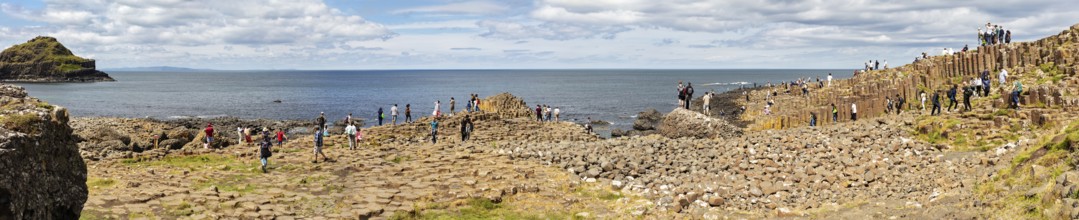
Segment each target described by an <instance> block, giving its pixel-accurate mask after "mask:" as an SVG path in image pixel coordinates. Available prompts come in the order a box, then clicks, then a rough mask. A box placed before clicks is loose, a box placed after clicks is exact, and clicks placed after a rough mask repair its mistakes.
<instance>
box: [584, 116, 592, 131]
mask: <svg viewBox="0 0 1079 220" xmlns="http://www.w3.org/2000/svg"><path fill="white" fill-rule="evenodd" d="M584 131H585V132H588V133H592V117H588V119H587V120H585V122H584Z"/></svg>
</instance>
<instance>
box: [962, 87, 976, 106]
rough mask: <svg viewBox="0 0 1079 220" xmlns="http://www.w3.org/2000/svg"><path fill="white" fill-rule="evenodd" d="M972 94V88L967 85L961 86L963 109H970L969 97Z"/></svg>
mask: <svg viewBox="0 0 1079 220" xmlns="http://www.w3.org/2000/svg"><path fill="white" fill-rule="evenodd" d="M973 95H974V88H973V87H971V86H967V87H964V88H963V110H964V111H970V97H971V96H973Z"/></svg>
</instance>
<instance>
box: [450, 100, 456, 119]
mask: <svg viewBox="0 0 1079 220" xmlns="http://www.w3.org/2000/svg"><path fill="white" fill-rule="evenodd" d="M456 105H457V100H454V99H453V97H450V116H453V111H454V108H455V106H456Z"/></svg>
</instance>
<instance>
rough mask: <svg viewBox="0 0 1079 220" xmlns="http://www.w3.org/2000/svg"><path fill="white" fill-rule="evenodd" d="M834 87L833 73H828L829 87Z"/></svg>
mask: <svg viewBox="0 0 1079 220" xmlns="http://www.w3.org/2000/svg"><path fill="white" fill-rule="evenodd" d="M831 86H832V73H828V87H831ZM746 101H748V100H746Z"/></svg>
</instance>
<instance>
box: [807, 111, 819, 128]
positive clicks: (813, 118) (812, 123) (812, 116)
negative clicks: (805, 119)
mask: <svg viewBox="0 0 1079 220" xmlns="http://www.w3.org/2000/svg"><path fill="white" fill-rule="evenodd" d="M816 126H817V113H816V112H809V127H816Z"/></svg>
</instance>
